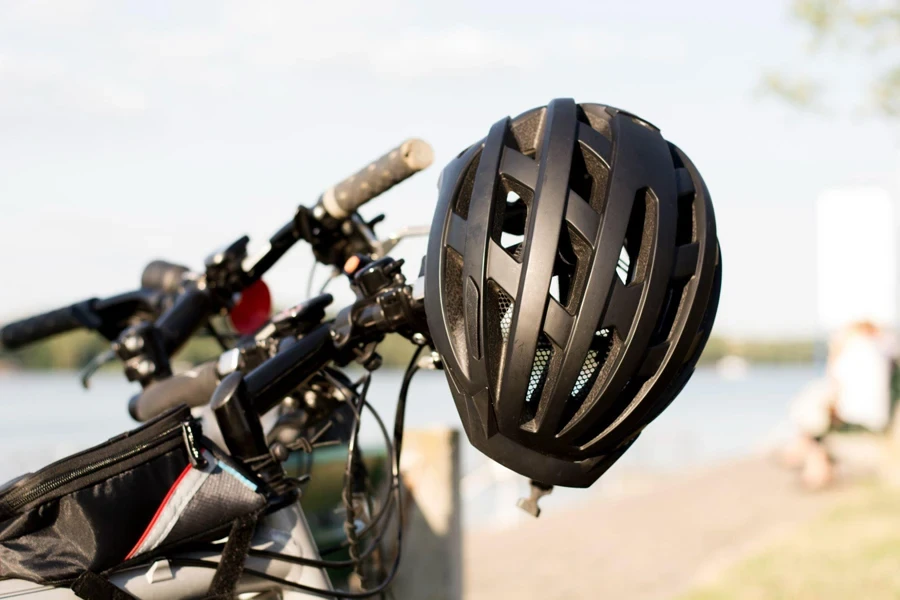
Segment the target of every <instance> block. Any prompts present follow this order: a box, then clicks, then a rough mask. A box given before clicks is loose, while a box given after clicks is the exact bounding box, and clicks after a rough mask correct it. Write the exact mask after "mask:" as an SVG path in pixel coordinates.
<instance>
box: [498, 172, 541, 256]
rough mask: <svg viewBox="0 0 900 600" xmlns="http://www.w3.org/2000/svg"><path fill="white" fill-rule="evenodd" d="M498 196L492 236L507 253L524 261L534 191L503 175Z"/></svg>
mask: <svg viewBox="0 0 900 600" xmlns="http://www.w3.org/2000/svg"><path fill="white" fill-rule="evenodd" d="M501 194H503V195H501ZM504 195H505V196H504ZM498 196H499V197H498V198H497V199H496V205H495V206H496V208H497V213H496V216H495V217H494V225H493V227H492V233H491V237H492V238H493V240H494V241H495V242H497V243H498V244H500V246H502V247H503V249H504V250H506V253H507V254H509V255H510V256H511V257H513V258H514V259H516V260H517V261H519V262H522V255H523V254H524V250H525V248H524V241H525V229H526V227H527V222H528V214H529V212H530V208H531V201H532V198H533V197H534V191H533V190H531V189H530V188H529V187H527V186H525V185H523V184H521V183H519V182H518V181H516V180H514V179H512V178H508V177H502V176H501V179H500V190H499V191H498ZM502 198H505V201H504V200H503V199H502Z"/></svg>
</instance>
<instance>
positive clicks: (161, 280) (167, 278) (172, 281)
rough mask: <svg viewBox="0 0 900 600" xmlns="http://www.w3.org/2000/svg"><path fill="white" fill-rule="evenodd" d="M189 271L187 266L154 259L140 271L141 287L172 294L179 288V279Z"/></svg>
mask: <svg viewBox="0 0 900 600" xmlns="http://www.w3.org/2000/svg"><path fill="white" fill-rule="evenodd" d="M188 271H190V269H188V268H187V267H184V266H182V265H176V264H175V263H170V262H168V261H165V260H154V261H153V262H151V263H150V264H148V265H147V266H146V267H144V272H143V273H141V287H142V288H148V289H151V290H159V291H161V292H165V293H167V294H173V293H175V292H177V291H178V290H179V289H180V288H181V279H182V277H183V276H184V274H185V273H187V272H188Z"/></svg>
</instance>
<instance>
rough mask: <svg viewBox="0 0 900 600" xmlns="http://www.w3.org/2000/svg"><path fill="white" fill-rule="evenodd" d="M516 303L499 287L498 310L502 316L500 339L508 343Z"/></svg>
mask: <svg viewBox="0 0 900 600" xmlns="http://www.w3.org/2000/svg"><path fill="white" fill-rule="evenodd" d="M515 304H516V303H515V301H514V300H513V299H512V297H510V295H509V294H507V293H506V292H504V291H503V289H502V288H500V287H499V286H498V287H497V308H498V314H499V316H500V337H501V338H502V339H503V341H504V342H506V341H507V340H508V339H509V325H510V323H512V314H513V309H514V308H515Z"/></svg>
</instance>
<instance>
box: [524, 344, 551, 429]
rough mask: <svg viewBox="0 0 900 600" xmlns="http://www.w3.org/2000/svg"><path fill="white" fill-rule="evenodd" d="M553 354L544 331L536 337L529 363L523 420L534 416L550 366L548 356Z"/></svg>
mask: <svg viewBox="0 0 900 600" xmlns="http://www.w3.org/2000/svg"><path fill="white" fill-rule="evenodd" d="M552 356H553V344H552V343H551V342H550V338H548V337H547V335H546V334H545V333H544V332H541V335H540V336H539V337H538V343H537V348H536V349H535V352H534V362H533V363H532V365H531V376H530V377H529V378H528V391H527V392H526V393H525V407H526V411H527V412H528V414H527V415H526V418H525V419H524V420H525V421H528V420H530V419H531V418H533V417H534V415H535V412H536V407H537V401H538V399H539V398H540V397H541V390H543V388H544V382H545V381H546V380H547V371H548V368H549V366H550V358H551V357H552Z"/></svg>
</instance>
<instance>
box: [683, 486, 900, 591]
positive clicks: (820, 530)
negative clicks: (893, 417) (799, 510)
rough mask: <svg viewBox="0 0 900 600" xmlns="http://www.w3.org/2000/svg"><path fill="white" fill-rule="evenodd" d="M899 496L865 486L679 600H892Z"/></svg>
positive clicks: (899, 553) (899, 551) (899, 556)
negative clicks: (855, 599)
mask: <svg viewBox="0 0 900 600" xmlns="http://www.w3.org/2000/svg"><path fill="white" fill-rule="evenodd" d="M898 506H900V493H898V492H897V491H896V490H891V489H888V488H886V487H881V486H875V485H872V486H870V487H867V488H865V489H862V490H860V491H859V492H858V493H856V494H855V495H853V496H852V497H850V498H849V499H847V500H845V501H844V502H843V503H842V504H841V505H839V506H837V507H836V508H835V509H833V510H832V511H831V512H829V513H828V514H826V515H824V516H822V517H820V518H818V519H816V520H815V521H813V522H812V523H810V524H809V525H807V526H804V527H802V528H801V529H799V530H798V531H796V532H794V533H793V534H792V535H791V536H789V537H787V538H785V539H781V540H780V541H778V542H776V543H775V544H773V545H772V546H770V547H769V548H768V549H766V550H764V551H762V552H761V553H759V554H757V555H755V556H751V557H749V558H747V559H746V560H745V561H743V562H741V563H739V564H737V565H735V566H733V567H732V568H730V569H728V570H727V571H726V572H725V573H723V574H722V576H721V577H720V578H719V579H718V580H716V581H714V582H711V583H710V584H708V585H705V586H703V587H701V588H698V589H696V590H694V591H692V592H691V593H688V594H687V595H685V596H683V597H682V600H719V599H721V600H725V599H726V598H727V599H728V600H757V599H758V600H763V599H765V600H770V599H772V600H775V599H782V598H783V599H785V600H787V599H791V600H795V599H798V600H804V599H809V600H813V599H815V600H837V599H838V598H840V599H844V598H860V599H862V598H865V599H866V600H880V599H885V600H887V599H888V598H897V597H900V569H897V564H898V560H900V510H897V507H898Z"/></svg>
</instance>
